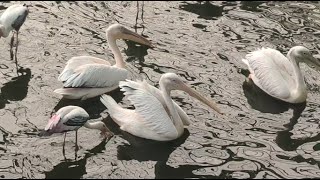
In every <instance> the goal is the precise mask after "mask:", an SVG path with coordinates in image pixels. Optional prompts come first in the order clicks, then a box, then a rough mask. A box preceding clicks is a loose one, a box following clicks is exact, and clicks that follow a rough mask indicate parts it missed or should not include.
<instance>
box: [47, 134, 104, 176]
mask: <svg viewBox="0 0 320 180" xmlns="http://www.w3.org/2000/svg"><path fill="white" fill-rule="evenodd" d="M106 144H107V141H106V140H103V141H102V142H101V143H100V144H98V145H97V146H96V147H94V148H92V149H91V150H88V152H86V153H85V155H84V157H83V158H81V159H79V160H76V161H72V160H67V161H63V162H61V163H59V164H57V165H55V166H54V168H53V169H52V170H51V171H49V172H45V175H46V179H65V178H68V179H69V178H70V179H80V178H82V176H83V175H84V174H86V163H87V159H88V158H90V157H91V156H93V155H97V154H98V153H102V152H103V151H104V150H105V149H106Z"/></svg>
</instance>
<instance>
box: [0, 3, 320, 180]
mask: <svg viewBox="0 0 320 180" xmlns="http://www.w3.org/2000/svg"><path fill="white" fill-rule="evenodd" d="M11 4H13V3H11V2H1V3H0V11H1V12H2V11H3V10H4V9H5V8H7V7H8V6H10V5H11ZM26 4H27V5H28V6H29V9H30V13H29V16H28V18H27V20H26V22H25V24H24V25H23V26H22V27H21V31H20V33H19V40H20V45H19V50H18V54H17V57H18V62H19V65H21V66H22V67H23V69H22V70H21V72H22V74H21V73H20V75H19V76H17V73H16V69H15V64H14V62H13V61H12V60H11V56H10V52H9V42H10V38H7V39H3V38H1V39H0V43H1V44H2V45H1V47H2V48H1V49H0V58H1V62H0V72H1V74H0V84H1V91H0V108H1V109H0V117H1V120H0V162H1V163H0V178H319V177H320V169H319V161H320V143H319V142H320V135H319V131H320V129H319V117H320V114H319V112H320V104H319V102H320V98H319V97H320V96H319V85H320V81H319V80H318V79H317V77H318V72H316V71H315V70H314V69H312V68H310V67H309V66H306V65H302V66H301V70H302V72H303V74H304V75H305V80H306V84H307V86H308V90H309V94H308V98H307V102H306V103H302V104H298V105H290V104H287V103H284V102H281V101H278V100H276V99H274V98H271V97H270V96H268V95H266V94H265V93H263V92H262V91H261V90H260V89H258V88H257V87H256V86H252V85H249V84H246V83H245V78H246V76H247V75H248V71H247V70H246V69H247V68H246V66H245V65H244V64H243V63H242V61H241V59H242V58H243V57H244V56H245V54H246V53H248V52H250V51H252V50H255V49H256V48H259V47H271V48H276V49H278V50H280V51H281V52H283V53H287V52H288V50H289V49H290V48H291V47H292V46H294V45H303V46H305V47H307V48H309V49H310V50H311V51H312V52H313V53H314V55H315V56H317V55H318V54H319V51H320V49H319V48H320V46H319V43H318V42H319V40H318V38H319V36H320V27H319V26H320V11H319V8H320V4H319V2H304V3H300V2H249V1H247V2H203V1H197V2H149V1H148V2H144V4H142V2H140V3H139V13H138V19H137V21H136V15H137V7H136V2H63V1H56V2H26ZM115 22H119V23H121V24H123V25H126V26H128V27H130V28H131V29H134V27H135V26H136V27H137V28H136V29H135V30H136V31H137V32H138V33H140V34H143V35H144V36H146V37H147V38H148V39H150V40H151V41H152V42H153V43H155V45H156V48H154V49H148V48H146V47H144V46H139V45H136V44H134V43H132V42H129V41H126V42H125V41H119V42H118V45H119V46H120V48H121V50H122V54H123V56H124V58H125V59H126V61H127V66H128V69H129V70H130V71H131V73H132V74H131V78H133V79H136V78H139V79H142V78H144V79H146V80H147V81H148V82H149V83H151V84H153V85H156V86H158V81H159V78H160V76H161V74H163V73H165V72H175V73H177V74H178V75H180V76H181V77H182V78H183V79H185V80H187V81H188V83H189V84H190V85H191V86H192V87H193V88H195V89H197V90H198V91H201V92H202V93H203V94H205V95H207V96H211V97H212V98H213V99H214V100H215V101H217V102H218V105H219V107H220V108H221V109H222V110H223V111H224V112H225V113H226V117H221V116H219V115H217V113H215V112H214V111H213V110H210V109H209V108H208V107H206V106H205V105H203V104H201V103H200V102H198V101H197V100H194V99H192V98H191V97H189V96H187V95H186V94H185V93H182V92H174V93H173V98H174V99H175V100H176V101H177V102H178V103H179V104H180V105H181V106H182V107H183V109H184V110H185V111H186V112H187V114H188V115H189V117H190V119H191V120H192V122H193V123H192V124H191V125H190V126H189V127H187V128H185V133H184V134H183V136H182V137H181V138H179V139H177V140H175V141H171V142H155V141H150V140H144V139H141V138H137V137H134V136H132V135H130V134H128V133H125V132H123V131H121V130H119V127H118V126H117V125H116V124H115V123H114V122H113V121H112V119H111V118H110V117H108V114H107V113H106V110H105V107H104V106H103V105H102V104H101V103H100V102H99V98H93V99H90V100H87V101H84V102H80V101H77V100H63V99H61V97H60V96H58V95H57V94H55V93H54V92H53V90H54V89H57V88H59V87H61V86H62V84H61V83H60V82H58V81H57V77H58V75H59V73H60V72H61V71H62V69H63V67H64V65H65V63H66V61H67V60H68V59H70V58H71V57H73V56H78V55H92V56H96V57H100V58H106V59H109V60H110V61H112V62H114V61H113V56H112V54H111V52H110V50H109V49H108V45H107V41H106V37H105V28H106V27H108V25H110V24H111V23H115ZM111 95H112V96H113V97H114V98H115V99H116V100H117V101H118V102H121V104H122V105H123V106H125V107H127V106H128V104H127V101H121V100H122V98H123V95H122V93H121V92H119V90H116V91H114V92H112V93H111ZM70 104H73V105H78V106H82V107H83V108H85V109H86V110H87V111H88V113H89V114H90V116H91V117H92V118H93V119H103V120H104V122H105V123H106V124H107V125H108V127H109V128H110V129H111V131H112V132H113V133H114V134H115V136H113V137H112V138H111V139H110V140H109V141H102V140H100V139H99V133H97V132H96V131H94V130H88V129H85V128H81V129H80V130H79V134H78V135H79V142H78V144H79V146H80V150H79V151H78V153H77V160H74V156H75V155H74V141H75V139H74V132H71V133H68V136H67V139H66V158H67V159H66V160H65V159H64V157H63V155H62V141H63V136H62V135H53V136H52V137H50V138H42V137H39V136H38V134H39V132H40V131H41V130H42V129H43V128H44V127H45V125H46V123H47V121H48V119H49V118H50V115H51V114H52V113H53V112H55V111H57V110H58V109H59V108H61V107H63V106H66V105H70Z"/></svg>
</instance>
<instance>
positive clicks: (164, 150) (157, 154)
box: [117, 127, 190, 162]
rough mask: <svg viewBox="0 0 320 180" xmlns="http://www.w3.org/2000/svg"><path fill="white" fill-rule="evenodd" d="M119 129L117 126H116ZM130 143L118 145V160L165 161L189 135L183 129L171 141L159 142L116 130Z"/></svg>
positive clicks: (186, 130)
mask: <svg viewBox="0 0 320 180" xmlns="http://www.w3.org/2000/svg"><path fill="white" fill-rule="evenodd" d="M118 129H119V127H118ZM117 133H120V134H119V135H121V136H122V137H123V138H124V139H125V140H127V141H128V142H129V143H130V144H126V145H120V146H118V155H117V156H118V159H119V160H137V161H139V162H142V161H150V160H151V161H164V162H166V161H167V160H168V158H169V156H170V154H171V153H172V152H173V151H174V150H175V149H176V148H177V147H179V146H180V145H181V144H183V143H184V142H185V141H186V139H187V138H188V137H189V135H190V133H189V131H188V129H185V131H184V133H183V135H182V136H181V137H180V138H178V139H176V140H173V141H167V142H160V141H154V140H149V139H144V138H140V137H137V136H134V135H131V134H129V133H127V132H125V131H121V130H120V132H119V131H118V132H117Z"/></svg>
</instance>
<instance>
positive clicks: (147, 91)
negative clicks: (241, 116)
mask: <svg viewBox="0 0 320 180" xmlns="http://www.w3.org/2000/svg"><path fill="white" fill-rule="evenodd" d="M119 86H120V88H121V91H124V95H125V96H126V97H127V98H128V99H129V100H130V102H131V103H132V104H133V105H134V106H135V109H134V110H132V109H124V108H122V107H121V106H119V105H118V104H117V103H116V102H115V101H114V99H113V98H112V97H110V96H108V95H102V97H101V98H100V100H101V102H102V103H103V104H104V105H105V106H106V107H107V109H108V113H109V114H110V116H111V118H112V119H113V120H114V121H115V122H116V123H117V124H118V125H119V126H120V129H121V130H123V131H126V132H128V133H130V134H133V135H135V136H138V137H142V138H146V139H151V140H156V141H170V140H174V139H177V138H178V137H180V136H181V135H182V134H183V132H184V126H187V125H189V124H190V120H189V118H188V115H187V114H186V113H185V112H184V111H183V110H182V108H181V107H180V106H179V105H177V104H176V103H175V102H174V101H173V100H172V99H171V97H170V92H171V91H172V90H183V91H185V92H187V93H188V94H189V95H191V96H193V97H195V98H197V99H199V100H200V101H202V102H203V103H205V104H207V105H208V106H209V107H211V108H213V109H214V110H216V111H217V112H219V113H220V114H222V113H221V111H220V110H219V109H218V108H217V106H216V104H215V103H214V102H212V101H209V100H207V99H206V98H204V97H203V96H202V95H200V94H199V93H198V92H196V91H195V90H192V89H191V88H190V87H188V86H187V85H186V84H185V83H184V82H183V81H182V80H181V79H180V78H179V76H177V75H176V74H174V73H166V74H164V75H162V76H161V78H160V81H159V86H160V89H157V88H155V87H154V86H151V85H149V84H148V83H147V82H146V81H137V82H135V81H130V80H126V81H121V82H120V83H119Z"/></svg>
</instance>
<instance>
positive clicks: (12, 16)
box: [0, 4, 29, 37]
mask: <svg viewBox="0 0 320 180" xmlns="http://www.w3.org/2000/svg"><path fill="white" fill-rule="evenodd" d="M28 13H29V10H28V8H27V6H26V5H25V4H23V5H22V4H14V5H11V6H10V7H8V8H7V9H6V10H5V11H4V12H3V14H2V15H1V17H0V37H8V36H9V33H10V32H11V31H12V30H15V31H17V32H19V30H20V27H21V26H22V24H23V23H24V22H25V20H26V18H27V15H28Z"/></svg>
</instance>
